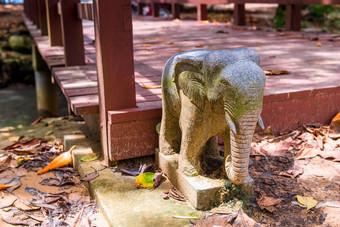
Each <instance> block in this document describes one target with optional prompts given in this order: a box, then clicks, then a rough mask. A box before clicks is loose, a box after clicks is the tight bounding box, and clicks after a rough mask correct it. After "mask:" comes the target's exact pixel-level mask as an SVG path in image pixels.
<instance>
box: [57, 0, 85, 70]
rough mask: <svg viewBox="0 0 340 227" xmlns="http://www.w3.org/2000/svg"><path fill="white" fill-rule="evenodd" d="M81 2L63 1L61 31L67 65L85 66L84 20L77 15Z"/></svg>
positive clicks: (77, 0) (74, 0) (78, 0)
mask: <svg viewBox="0 0 340 227" xmlns="http://www.w3.org/2000/svg"><path fill="white" fill-rule="evenodd" d="M78 3H80V0H61V2H60V4H61V30H62V37H63V44H64V53H65V65H66V66H76V65H85V54H84V37H83V25H82V20H81V19H79V18H78V15H77V4H78Z"/></svg>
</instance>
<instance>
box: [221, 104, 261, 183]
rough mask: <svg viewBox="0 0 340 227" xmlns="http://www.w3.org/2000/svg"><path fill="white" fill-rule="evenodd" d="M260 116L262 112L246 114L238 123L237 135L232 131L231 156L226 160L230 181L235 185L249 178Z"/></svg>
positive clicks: (256, 111) (255, 111)
mask: <svg viewBox="0 0 340 227" xmlns="http://www.w3.org/2000/svg"><path fill="white" fill-rule="evenodd" d="M259 116H260V110H254V111H252V112H251V113H249V114H244V115H242V117H241V118H240V119H239V121H238V128H237V133H234V132H233V130H230V151H231V156H228V157H227V158H226V160H225V168H226V174H227V176H228V179H229V180H230V181H231V182H233V183H234V184H243V183H245V182H246V180H247V178H248V164H249V155H250V148H251V141H252V137H253V134H254V130H255V127H256V124H257V122H258V120H259ZM230 159H231V160H230Z"/></svg>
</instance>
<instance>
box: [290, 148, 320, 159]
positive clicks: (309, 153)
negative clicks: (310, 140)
mask: <svg viewBox="0 0 340 227" xmlns="http://www.w3.org/2000/svg"><path fill="white" fill-rule="evenodd" d="M318 154H319V152H318V151H317V150H316V149H315V148H314V147H312V146H308V145H305V146H304V147H303V148H302V149H301V150H300V151H299V152H298V153H297V154H296V159H298V160H300V159H305V158H314V157H315V156H317V155H318Z"/></svg>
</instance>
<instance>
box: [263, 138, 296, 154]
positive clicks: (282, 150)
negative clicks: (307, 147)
mask: <svg viewBox="0 0 340 227" xmlns="http://www.w3.org/2000/svg"><path fill="white" fill-rule="evenodd" d="M290 149H291V146H290V143H288V142H286V141H284V140H280V141H279V142H278V143H266V144H264V145H263V146H262V147H261V148H260V152H261V153H263V154H266V155H275V156H281V155H284V154H286V153H287V152H288V151H289V150H290Z"/></svg>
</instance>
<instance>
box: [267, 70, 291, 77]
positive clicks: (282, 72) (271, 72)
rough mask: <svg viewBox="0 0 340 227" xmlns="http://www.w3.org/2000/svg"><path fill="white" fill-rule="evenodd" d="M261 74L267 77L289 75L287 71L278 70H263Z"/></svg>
mask: <svg viewBox="0 0 340 227" xmlns="http://www.w3.org/2000/svg"><path fill="white" fill-rule="evenodd" d="M263 72H264V73H265V74H266V75H269V76H273V75H285V74H290V72H289V71H288V70H278V69H267V70H263Z"/></svg>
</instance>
